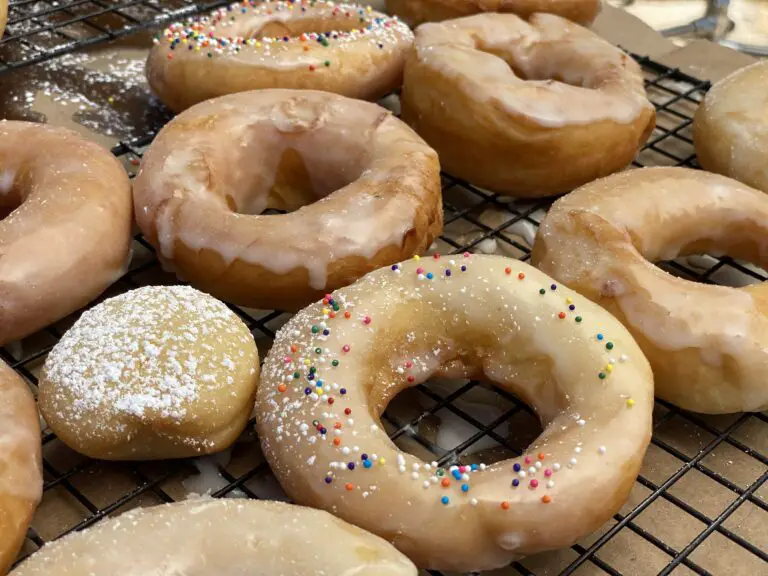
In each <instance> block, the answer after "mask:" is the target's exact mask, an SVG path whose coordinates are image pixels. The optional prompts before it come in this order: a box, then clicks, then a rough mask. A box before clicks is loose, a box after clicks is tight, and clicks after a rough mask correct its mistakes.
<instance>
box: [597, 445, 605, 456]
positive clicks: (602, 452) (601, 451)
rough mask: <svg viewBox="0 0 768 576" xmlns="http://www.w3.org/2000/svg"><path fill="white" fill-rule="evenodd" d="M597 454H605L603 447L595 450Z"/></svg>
mask: <svg viewBox="0 0 768 576" xmlns="http://www.w3.org/2000/svg"><path fill="white" fill-rule="evenodd" d="M597 452H598V454H605V446H600V448H598V449H597Z"/></svg>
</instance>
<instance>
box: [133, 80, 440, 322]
mask: <svg viewBox="0 0 768 576" xmlns="http://www.w3.org/2000/svg"><path fill="white" fill-rule="evenodd" d="M134 201H135V204H136V215H137V220H138V223H139V226H140V227H141V229H142V231H143V232H144V234H145V235H146V236H147V238H148V240H149V241H150V242H151V243H152V244H153V245H154V246H155V247H156V248H157V249H158V252H159V255H160V258H161V260H162V261H163V262H164V263H166V264H167V265H168V266H170V267H172V268H173V269H175V270H176V271H177V272H178V273H179V274H180V276H181V277H183V278H184V279H185V280H187V281H189V282H191V283H192V284H193V285H195V286H197V287H199V288H200V289H202V290H205V291H206V292H209V293H211V294H213V295H215V296H217V297H219V298H221V299H222V300H226V301H230V302H234V303H237V304H242V305H245V306H251V307H255V308H265V309H275V308H277V309H282V310H295V309H297V308H300V307H301V306H304V305H306V304H307V303H309V302H311V301H313V300H316V299H317V298H321V297H322V295H323V294H324V293H325V292H327V291H328V290H333V289H335V288H338V287H340V286H345V285H347V284H349V283H351V282H353V281H354V280H356V279H357V278H359V277H360V276H362V275H363V274H365V273H367V272H369V271H371V270H374V269H376V268H378V267H380V266H383V265H386V264H391V263H392V262H397V261H398V260H401V259H404V258H408V257H410V256H412V255H413V254H417V253H419V252H422V251H424V250H426V249H427V247H429V245H430V244H431V242H432V240H433V238H434V237H435V236H436V235H437V234H439V233H440V231H441V230H442V205H441V192H440V170H439V165H438V161H437V155H436V154H435V152H434V150H432V149H431V148H429V146H427V145H426V144H425V143H424V141H423V140H422V139H421V138H419V137H418V136H417V135H416V134H415V133H414V132H413V131H412V130H411V129H410V128H408V126H406V125H405V124H403V123H402V122H401V121H400V120H398V119H397V118H395V117H394V116H392V115H391V114H390V113H389V112H388V111H386V110H385V109H383V108H381V107H379V106H377V105H375V104H371V103H368V102H361V101H358V100H351V99H348V98H345V97H343V96H338V95H335V94H328V93H325V92H315V91H309V90H304V91H299V90H296V91H292V90H261V91H254V92H248V93H240V94H231V95H229V96H223V97H221V98H218V99H215V100H210V101H207V102H203V103H201V104H198V105H196V106H195V107H193V108H190V109H189V110H187V111H185V112H184V113H182V114H180V115H179V116H177V117H176V118H174V119H173V120H172V121H171V122H170V123H169V124H167V125H166V126H165V127H164V128H163V129H162V130H161V131H160V134H159V135H158V137H157V138H156V139H155V141H154V143H153V144H152V147H151V149H150V150H149V152H148V153H147V154H146V155H145V156H144V160H143V162H142V166H141V171H140V173H139V175H138V176H137V178H136V181H135V183H134ZM267 207H274V208H282V209H286V210H295V211H294V212H291V213H289V214H285V215H272V216H259V214H261V213H262V212H263V211H264V210H265V209H266V208H267Z"/></svg>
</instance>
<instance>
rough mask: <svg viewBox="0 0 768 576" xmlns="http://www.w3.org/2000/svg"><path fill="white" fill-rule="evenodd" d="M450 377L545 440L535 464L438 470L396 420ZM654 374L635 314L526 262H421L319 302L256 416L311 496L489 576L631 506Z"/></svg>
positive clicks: (442, 565) (299, 498) (276, 460)
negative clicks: (401, 399) (626, 315)
mask: <svg viewBox="0 0 768 576" xmlns="http://www.w3.org/2000/svg"><path fill="white" fill-rule="evenodd" d="M433 375H442V376H447V377H455V378H475V377H477V378H485V379H488V380H492V381H493V382H496V383H497V384H498V385H499V386H500V387H503V388H505V389H507V390H509V391H512V392H514V393H516V394H518V395H519V396H520V397H522V398H523V399H525V400H526V401H528V402H529V403H530V404H531V405H532V406H533V407H534V409H535V410H536V412H537V413H538V414H539V415H540V417H541V420H542V424H543V426H544V432H543V433H542V434H541V436H539V438H537V439H536V440H535V441H534V442H533V444H532V445H531V446H529V447H528V449H527V450H526V452H525V454H523V455H521V456H520V457H518V458H514V459H511V460H506V461H503V462H496V463H494V464H491V465H489V466H487V467H486V466H466V465H461V464H460V463H459V462H457V463H456V465H455V466H451V467H448V468H447V469H446V468H443V467H438V466H436V465H433V464H432V463H427V462H424V461H422V460H420V459H418V458H416V457H414V456H412V455H410V454H405V453H403V452H401V451H400V450H399V449H398V448H397V447H396V446H395V445H394V444H393V443H392V441H391V440H390V439H389V438H388V437H387V435H386V434H385V432H384V430H383V429H382V426H381V422H380V415H381V413H382V412H383V411H384V409H385V408H386V406H387V404H388V403H389V401H390V400H391V399H392V398H393V397H394V396H395V395H397V394H398V393H399V392H400V391H401V390H404V389H405V388H408V387H410V386H416V385H417V384H419V383H421V382H424V381H425V380H427V379H428V378H430V377H431V376H433ZM652 409H653V378H652V374H651V370H650V367H649V365H648V362H647V361H646V359H645V358H644V357H643V354H642V353H641V352H640V349H639V348H638V346H637V344H636V343H635V341H634V340H633V339H632V337H631V336H630V335H629V333H628V332H627V330H626V329H625V328H624V327H623V326H621V324H620V323H619V322H618V321H617V320H616V319H615V318H613V317H612V316H611V315H610V314H608V313H607V312H606V311H605V310H603V309H602V308H600V307H599V306H597V305H595V304H593V303H591V302H589V301H588V300H587V299H585V298H582V297H580V296H579V295H578V294H576V293H575V292H573V291H571V290H569V289H568V288H566V287H565V286H560V285H557V284H555V283H554V282H553V281H552V279H551V278H549V277H548V276H546V275H544V274H543V273H541V272H539V271H538V270H536V269H534V268H532V267H531V266H528V265H526V264H523V263H522V262H519V261H517V260H512V259H508V258H500V257H495V256H478V255H473V256H470V255H469V254H467V255H466V256H465V257H461V256H459V257H457V258H455V259H448V258H429V259H420V260H419V261H417V260H415V259H414V260H410V261H408V262H405V263H402V264H395V265H393V266H392V267H386V268H383V269H380V270H378V271H376V272H372V273H371V274H368V275H367V276H365V277H364V278H362V279H361V280H359V281H358V282H356V283H355V284H353V285H351V286H349V287H347V288H342V289H341V290H337V291H335V292H334V293H333V294H330V295H329V296H328V297H326V298H325V299H324V301H323V302H318V303H316V304H313V305H312V306H309V307H308V308H305V309H304V310H303V311H302V312H300V313H299V314H297V315H296V316H295V317H294V318H293V319H292V320H291V321H290V322H288V324H286V325H285V326H284V327H283V329H282V330H281V331H280V332H279V333H278V335H277V338H276V339H275V344H274V346H273V347H272V350H271V351H270V353H269V355H268V356H267V359H266V361H265V362H264V369H263V377H262V381H261V384H260V385H259V390H258V392H257V399H256V423H257V428H258V433H259V437H260V439H261V443H262V448H263V450H264V454H265V456H266V458H267V460H268V461H269V463H270V465H271V467H272V470H273V471H274V473H275V475H276V476H277V477H278V479H279V480H280V483H281V484H282V486H283V488H285V490H286V492H287V493H288V495H289V496H291V497H292V498H293V499H294V500H295V501H296V502H298V503H300V504H304V505H308V506H313V507H318V508H324V509H326V510H329V511H331V512H333V513H334V514H335V515H336V516H338V517H340V518H342V519H344V520H346V521H348V522H352V523H353V524H356V525H358V526H360V527H361V528H364V529H366V530H369V531H371V532H373V533H375V534H378V535H379V536H382V537H384V538H386V539H388V540H389V541H390V542H392V543H393V544H394V545H395V546H396V547H397V548H399V549H400V551H402V552H404V553H405V554H406V555H407V556H408V557H409V558H410V559H411V560H413V562H414V563H415V564H416V565H417V566H419V567H422V568H429V569H435V570H450V571H456V572H462V573H463V572H472V571H479V570H490V569H494V568H498V567H501V566H504V565H506V564H508V563H509V562H510V561H511V560H514V559H515V558H519V557H520V556H522V555H528V554H534V553H537V552H541V551H544V550H549V549H552V548H559V547H563V546H567V545H570V544H572V543H574V542H576V541H577V540H579V539H580V538H581V537H583V536H584V535H585V534H587V533H589V532H590V531H592V530H595V529H597V528H598V527H599V526H600V525H601V524H602V523H603V522H605V521H607V520H608V519H609V518H610V517H611V515H612V514H613V513H615V512H616V511H617V510H618V509H619V508H620V507H621V505H622V504H623V503H624V501H625V499H626V497H627V495H628V494H629V491H630V489H631V488H632V486H633V485H634V480H635V476H636V474H637V472H638V470H639V468H640V463H641V461H642V458H643V455H644V453H645V449H646V447H647V445H648V441H649V440H650V433H651V411H652Z"/></svg>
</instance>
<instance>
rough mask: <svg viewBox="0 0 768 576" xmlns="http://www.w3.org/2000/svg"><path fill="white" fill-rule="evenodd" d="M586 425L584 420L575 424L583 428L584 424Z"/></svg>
mask: <svg viewBox="0 0 768 576" xmlns="http://www.w3.org/2000/svg"><path fill="white" fill-rule="evenodd" d="M586 423H587V422H586V421H585V420H576V424H578V425H579V426H584V424H586Z"/></svg>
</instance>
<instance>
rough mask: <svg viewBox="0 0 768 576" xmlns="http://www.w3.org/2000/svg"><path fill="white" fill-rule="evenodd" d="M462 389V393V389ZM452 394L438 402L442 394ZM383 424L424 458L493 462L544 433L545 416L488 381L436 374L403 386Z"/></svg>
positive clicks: (404, 448) (406, 449)
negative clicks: (541, 418)
mask: <svg viewBox="0 0 768 576" xmlns="http://www.w3.org/2000/svg"><path fill="white" fill-rule="evenodd" d="M456 394H458V395H456ZM449 397H450V398H452V399H451V401H450V402H448V403H447V404H445V405H444V406H438V403H439V402H440V399H441V398H449ZM381 420H382V424H383V425H384V427H385V429H386V430H387V432H388V433H389V434H393V433H398V432H399V431H400V430H402V429H403V428H405V429H404V431H402V432H400V433H399V434H398V435H397V437H396V438H395V440H394V441H395V444H396V445H397V446H398V448H400V450H402V451H403V452H407V453H409V454H412V455H413V456H416V457H417V458H420V459H421V460H423V461H424V462H432V461H440V462H445V463H446V465H451V464H452V463H454V462H456V463H461V464H473V463H477V464H480V463H484V464H492V463H494V462H498V461H501V460H506V459H509V458H513V457H515V456H518V455H520V454H522V453H523V452H525V450H526V448H527V447H528V446H529V445H530V444H531V443H532V442H533V441H534V440H535V439H536V438H537V437H538V436H539V435H540V434H541V432H542V426H541V423H540V422H539V419H538V418H537V417H536V415H535V414H534V413H533V411H532V410H531V409H530V408H528V406H527V405H526V404H525V403H523V402H522V400H520V399H518V398H517V397H515V396H513V395H511V394H510V393H509V392H506V391H504V390H503V389H502V388H500V387H498V388H497V387H496V386H494V385H493V384H490V383H487V382H480V381H474V380H466V379H464V380H460V379H447V378H431V379H430V380H429V381H427V382H425V383H424V384H423V385H422V386H420V387H416V388H408V389H406V390H403V391H402V392H401V393H399V394H398V395H397V396H395V397H394V398H393V399H392V401H391V402H390V403H389V405H388V406H387V409H386V411H385V412H384V414H383V415H382V418H381Z"/></svg>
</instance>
